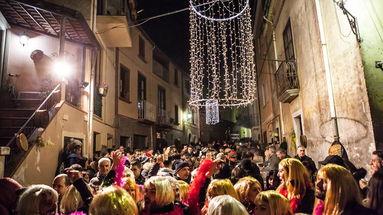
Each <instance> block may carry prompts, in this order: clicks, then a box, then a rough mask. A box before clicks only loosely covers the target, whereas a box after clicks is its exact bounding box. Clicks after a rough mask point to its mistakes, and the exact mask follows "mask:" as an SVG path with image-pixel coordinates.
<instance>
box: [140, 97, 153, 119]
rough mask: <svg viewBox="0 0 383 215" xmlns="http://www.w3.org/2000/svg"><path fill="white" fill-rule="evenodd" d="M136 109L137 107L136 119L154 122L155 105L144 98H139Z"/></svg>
mask: <svg viewBox="0 0 383 215" xmlns="http://www.w3.org/2000/svg"><path fill="white" fill-rule="evenodd" d="M137 109H138V119H139V120H141V121H143V122H155V121H156V115H155V110H156V108H155V106H154V105H153V104H152V103H150V102H148V101H145V100H141V101H138V102H137Z"/></svg>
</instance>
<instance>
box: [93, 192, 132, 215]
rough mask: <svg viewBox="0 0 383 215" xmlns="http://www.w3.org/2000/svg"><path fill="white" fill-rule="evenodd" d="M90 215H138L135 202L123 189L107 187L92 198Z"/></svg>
mask: <svg viewBox="0 0 383 215" xmlns="http://www.w3.org/2000/svg"><path fill="white" fill-rule="evenodd" d="M89 213H90V215H138V209H137V205H136V202H135V201H134V200H133V198H132V197H131V196H130V195H129V194H128V192H126V191H125V190H124V189H123V188H120V187H117V186H109V187H107V188H105V189H104V190H103V191H102V192H101V193H100V194H98V195H97V196H95V197H94V199H93V201H92V203H91V205H90V208H89Z"/></svg>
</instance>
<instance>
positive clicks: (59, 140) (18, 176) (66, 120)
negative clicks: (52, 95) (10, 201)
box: [13, 103, 89, 186]
mask: <svg viewBox="0 0 383 215" xmlns="http://www.w3.org/2000/svg"><path fill="white" fill-rule="evenodd" d="M64 116H65V117H64ZM85 119H86V113H84V112H83V111H80V110H78V109H75V108H73V107H72V106H70V105H68V104H66V103H64V104H62V106H61V108H60V110H59V111H58V113H57V114H56V116H55V117H54V118H53V120H52V121H51V122H50V123H49V125H48V127H47V128H46V130H45V131H44V132H43V134H42V137H43V139H45V140H49V141H51V142H52V143H54V145H52V146H46V147H42V148H38V147H36V146H34V147H33V148H32V149H31V151H30V153H29V154H28V156H27V157H26V159H25V160H24V161H23V162H22V163H21V165H20V167H19V168H18V169H17V171H16V173H15V174H14V176H13V178H14V179H15V180H17V181H18V182H20V183H21V184H22V185H24V186H28V185H32V184H46V185H51V183H52V180H53V178H54V176H55V172H56V168H57V166H58V156H59V153H60V151H61V150H62V148H63V146H64V136H71V137H76V138H82V139H84V143H86V140H87V138H86V137H87V135H86V134H87V133H86V132H87V122H86V120H85ZM83 148H84V150H85V149H86V148H87V146H86V145H84V146H83ZM84 154H85V155H89V152H86V151H84Z"/></svg>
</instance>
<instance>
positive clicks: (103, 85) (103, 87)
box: [98, 82, 109, 96]
mask: <svg viewBox="0 0 383 215" xmlns="http://www.w3.org/2000/svg"><path fill="white" fill-rule="evenodd" d="M108 89H109V87H108V84H107V83H105V82H102V83H101V84H100V85H99V86H98V93H99V94H100V95H101V96H106V95H107V94H108Z"/></svg>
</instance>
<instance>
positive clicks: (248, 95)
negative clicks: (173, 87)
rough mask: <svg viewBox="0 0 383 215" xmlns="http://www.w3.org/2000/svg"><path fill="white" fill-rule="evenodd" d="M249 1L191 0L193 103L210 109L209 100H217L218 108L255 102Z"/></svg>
mask: <svg viewBox="0 0 383 215" xmlns="http://www.w3.org/2000/svg"><path fill="white" fill-rule="evenodd" d="M248 4H249V2H248V0H215V1H211V0H210V2H208V3H207V0H190V65H191V67H190V69H191V71H190V76H191V78H190V80H191V82H190V85H191V86H190V87H191V97H190V100H189V104H190V105H191V106H195V107H206V108H207V109H208V106H209V105H208V104H210V103H209V102H210V101H216V102H217V107H218V108H219V107H235V106H244V105H247V104H250V103H252V102H253V101H254V99H255V95H256V73H255V64H254V51H253V35H252V25H251V13H250V8H249V5H248ZM194 5H202V6H198V7H195V6H194ZM214 104H215V103H214ZM209 114H210V113H209Z"/></svg>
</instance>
